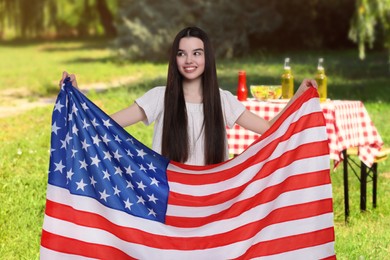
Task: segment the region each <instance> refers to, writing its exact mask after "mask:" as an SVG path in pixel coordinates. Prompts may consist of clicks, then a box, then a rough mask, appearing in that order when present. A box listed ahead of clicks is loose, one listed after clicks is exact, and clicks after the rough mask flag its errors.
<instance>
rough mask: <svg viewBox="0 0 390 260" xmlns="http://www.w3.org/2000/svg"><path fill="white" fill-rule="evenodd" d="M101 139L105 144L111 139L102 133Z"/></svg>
mask: <svg viewBox="0 0 390 260" xmlns="http://www.w3.org/2000/svg"><path fill="white" fill-rule="evenodd" d="M102 140H103V143H105V144H106V145H108V142H110V141H111V140H110V139H108V138H107V134H104V136H102Z"/></svg>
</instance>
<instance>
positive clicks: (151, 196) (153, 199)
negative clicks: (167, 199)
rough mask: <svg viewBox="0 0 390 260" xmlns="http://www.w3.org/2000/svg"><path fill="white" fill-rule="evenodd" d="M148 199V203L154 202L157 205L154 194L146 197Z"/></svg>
mask: <svg viewBox="0 0 390 260" xmlns="http://www.w3.org/2000/svg"><path fill="white" fill-rule="evenodd" d="M148 197H149V201H151V202H154V204H157V200H158V199H157V198H156V197H155V196H154V194H153V193H152V195H148Z"/></svg>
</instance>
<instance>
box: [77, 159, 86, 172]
mask: <svg viewBox="0 0 390 260" xmlns="http://www.w3.org/2000/svg"><path fill="white" fill-rule="evenodd" d="M79 162H80V169H83V168H84V169H85V170H87V166H88V164H87V162H86V161H85V159H84V160H82V161H79Z"/></svg>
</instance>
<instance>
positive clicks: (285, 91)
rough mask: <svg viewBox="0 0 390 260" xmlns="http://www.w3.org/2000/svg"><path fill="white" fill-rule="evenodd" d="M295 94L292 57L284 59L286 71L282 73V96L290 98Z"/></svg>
mask: <svg viewBox="0 0 390 260" xmlns="http://www.w3.org/2000/svg"><path fill="white" fill-rule="evenodd" d="M293 95H294V76H293V74H292V72H291V67H290V58H285V59H284V71H283V74H282V98H283V99H290V98H292V96H293Z"/></svg>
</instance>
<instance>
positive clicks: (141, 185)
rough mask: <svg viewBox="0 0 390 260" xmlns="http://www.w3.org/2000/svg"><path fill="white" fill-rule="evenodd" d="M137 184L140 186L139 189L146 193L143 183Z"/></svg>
mask: <svg viewBox="0 0 390 260" xmlns="http://www.w3.org/2000/svg"><path fill="white" fill-rule="evenodd" d="M137 184H138V186H137V188H138V189H141V190H143V191H145V188H146V186H145V184H144V183H143V182H142V181H140V182H137Z"/></svg>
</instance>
